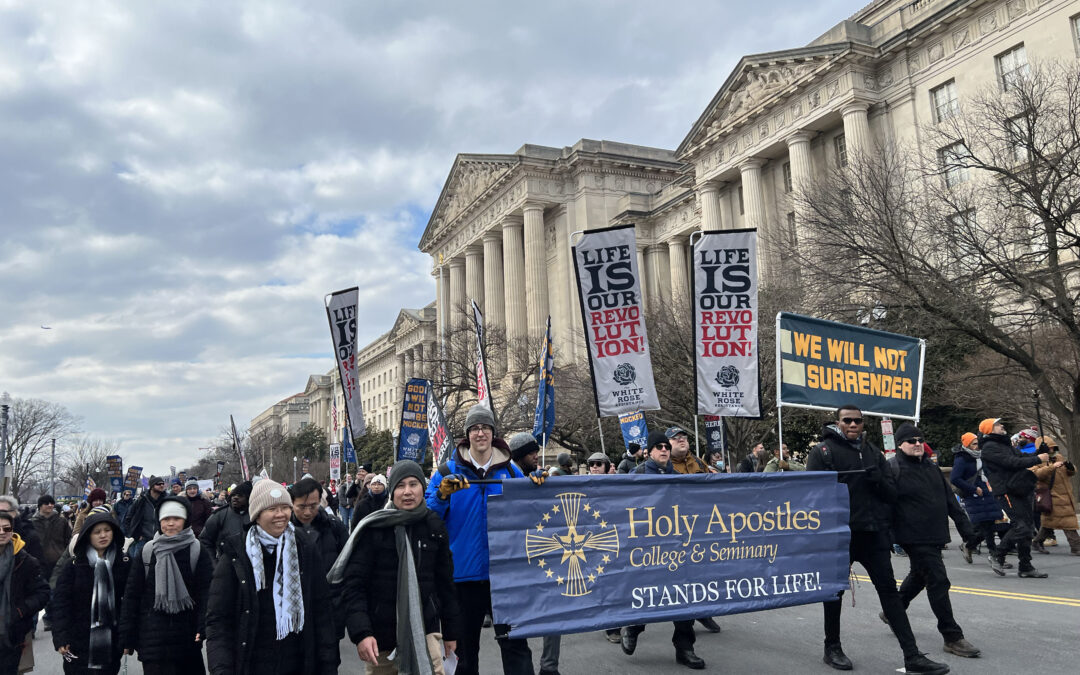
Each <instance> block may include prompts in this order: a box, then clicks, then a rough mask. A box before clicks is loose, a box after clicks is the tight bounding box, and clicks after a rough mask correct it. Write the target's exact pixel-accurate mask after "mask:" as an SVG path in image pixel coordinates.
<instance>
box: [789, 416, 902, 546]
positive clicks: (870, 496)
mask: <svg viewBox="0 0 1080 675" xmlns="http://www.w3.org/2000/svg"><path fill="white" fill-rule="evenodd" d="M822 438H823V439H824V442H823V443H821V444H820V445H816V446H814V447H813V448H812V449H811V450H810V454H809V456H808V457H807V459H806V470H807V471H838V472H839V471H853V472H855V473H846V474H845V473H841V474H840V475H839V476H837V477H836V479H837V481H839V482H841V483H844V484H846V485H847V487H848V497H849V501H850V515H849V518H848V524H849V525H850V527H851V531H852V532H876V531H885V530H887V529H888V527H889V520H890V509H889V505H890V504H893V503H894V502H895V501H896V483H895V482H894V480H893V478H892V475H891V473H890V472H889V471H888V467H887V466H886V464H885V456H884V455H882V454H881V451H880V450H878V449H877V448H876V447H874V445H873V444H872V443H870V441H868V440H866V439H865V438H863V439H861V441H859V442H852V441H849V440H848V439H847V438H845V437H844V436H843V435H842V434H841V433H840V430H839V429H838V428H837V427H836V426H835V425H832V424H829V425H826V426H825V428H824V429H823V430H822Z"/></svg>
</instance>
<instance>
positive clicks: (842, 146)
mask: <svg viewBox="0 0 1080 675" xmlns="http://www.w3.org/2000/svg"><path fill="white" fill-rule="evenodd" d="M832 142H833V151H835V152H836V166H840V167H844V166H847V139H846V138H844V134H840V135H839V136H837V137H836V138H834V139H832Z"/></svg>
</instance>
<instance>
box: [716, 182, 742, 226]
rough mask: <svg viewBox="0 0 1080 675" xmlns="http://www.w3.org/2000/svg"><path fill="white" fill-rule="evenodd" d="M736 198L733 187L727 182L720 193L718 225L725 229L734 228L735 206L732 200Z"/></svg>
mask: <svg viewBox="0 0 1080 675" xmlns="http://www.w3.org/2000/svg"><path fill="white" fill-rule="evenodd" d="M734 199H738V196H737V195H736V194H735V188H734V187H733V186H731V185H730V184H728V186H727V187H726V188H725V189H724V191H723V192H722V193H721V194H720V222H721V225H720V227H721V228H722V229H725V230H734V229H735V207H734V205H732V200H734Z"/></svg>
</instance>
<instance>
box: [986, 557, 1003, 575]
mask: <svg viewBox="0 0 1080 675" xmlns="http://www.w3.org/2000/svg"><path fill="white" fill-rule="evenodd" d="M989 559H990V569H992V570H994V574H996V575H998V576H999V577H1003V576H1005V561H1004V560H1002V559H1001V558H997V557H995V556H990V558H989Z"/></svg>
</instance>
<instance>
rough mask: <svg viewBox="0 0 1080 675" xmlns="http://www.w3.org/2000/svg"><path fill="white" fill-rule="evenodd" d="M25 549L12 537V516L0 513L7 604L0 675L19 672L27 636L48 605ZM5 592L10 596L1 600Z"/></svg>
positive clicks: (45, 588)
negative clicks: (40, 613)
mask: <svg viewBox="0 0 1080 675" xmlns="http://www.w3.org/2000/svg"><path fill="white" fill-rule="evenodd" d="M25 547H26V543H25V542H24V541H23V540H22V538H21V537H19V535H17V534H15V516H14V515H13V514H12V513H11V512H9V511H6V510H0V599H3V600H6V603H5V604H6V605H7V607H6V608H5V609H6V611H5V612H4V614H6V617H4V619H5V621H6V625H4V626H0V673H5V674H6V673H14V672H15V671H17V670H18V668H19V659H20V658H21V657H22V652H23V643H25V642H26V634H27V633H29V632H30V630H31V629H32V628H33V627H34V619H35V618H37V613H38V612H40V611H41V610H42V609H44V608H45V605H46V604H47V603H48V602H49V582H48V581H46V580H45V577H43V576H42V575H41V565H39V564H38V561H37V558H34V557H33V556H32V555H30V554H29V553H27V552H26V551H24V550H23V549H24V548H25ZM9 582H10V583H9ZM8 593H10V597H7V598H3V596H4V595H7V594H8ZM5 628H6V630H4V629H5Z"/></svg>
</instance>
